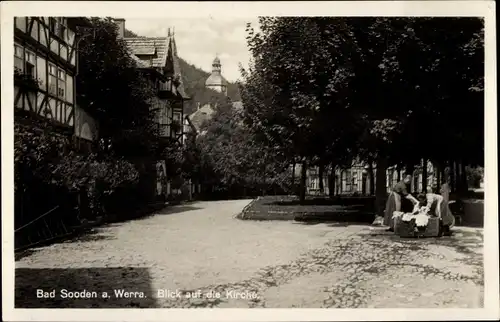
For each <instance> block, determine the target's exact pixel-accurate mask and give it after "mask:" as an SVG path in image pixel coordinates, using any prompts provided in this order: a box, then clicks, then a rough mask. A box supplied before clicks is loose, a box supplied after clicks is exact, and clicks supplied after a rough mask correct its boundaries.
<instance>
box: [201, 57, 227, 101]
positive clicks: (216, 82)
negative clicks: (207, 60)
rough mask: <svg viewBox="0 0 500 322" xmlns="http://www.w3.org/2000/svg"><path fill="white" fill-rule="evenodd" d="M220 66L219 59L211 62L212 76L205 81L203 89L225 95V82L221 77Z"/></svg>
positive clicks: (216, 58)
mask: <svg viewBox="0 0 500 322" xmlns="http://www.w3.org/2000/svg"><path fill="white" fill-rule="evenodd" d="M221 69H222V65H221V63H220V59H219V57H217V56H216V57H215V59H214V61H213V62H212V74H210V76H209V77H208V78H207V80H206V81H205V87H207V88H210V89H213V90H215V91H217V92H220V93H223V94H224V95H227V81H226V80H225V79H224V77H222V73H221Z"/></svg>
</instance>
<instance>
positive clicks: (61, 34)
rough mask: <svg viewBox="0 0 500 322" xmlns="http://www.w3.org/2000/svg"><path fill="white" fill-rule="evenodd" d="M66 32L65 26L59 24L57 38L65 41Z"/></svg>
mask: <svg viewBox="0 0 500 322" xmlns="http://www.w3.org/2000/svg"><path fill="white" fill-rule="evenodd" d="M66 32H67V28H66V26H65V25H62V24H59V28H58V29H57V36H58V37H59V38H61V39H62V40H64V41H66Z"/></svg>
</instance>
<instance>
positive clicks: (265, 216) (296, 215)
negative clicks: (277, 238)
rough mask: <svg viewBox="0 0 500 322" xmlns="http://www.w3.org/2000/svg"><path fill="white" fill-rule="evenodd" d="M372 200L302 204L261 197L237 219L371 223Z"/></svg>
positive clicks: (289, 199) (309, 200)
mask: <svg viewBox="0 0 500 322" xmlns="http://www.w3.org/2000/svg"><path fill="white" fill-rule="evenodd" d="M373 204H374V199H373V198H370V197H345V198H336V199H328V198H317V197H309V198H307V199H306V200H305V202H304V203H303V204H300V203H299V200H298V199H297V197H295V196H264V197H259V198H257V199H255V200H253V201H252V202H251V203H250V204H249V205H248V206H247V207H245V209H243V211H242V212H241V213H240V214H239V215H238V216H237V218H238V219H242V220H296V221H325V222H328V221H349V222H360V223H369V222H371V221H373V218H374V213H375V212H374V209H373Z"/></svg>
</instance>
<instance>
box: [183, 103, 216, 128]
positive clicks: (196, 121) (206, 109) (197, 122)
mask: <svg viewBox="0 0 500 322" xmlns="http://www.w3.org/2000/svg"><path fill="white" fill-rule="evenodd" d="M214 113H215V110H214V109H213V108H212V107H211V106H210V104H205V105H203V107H201V108H200V109H198V110H196V111H195V112H193V113H191V114H190V115H189V120H190V121H191V123H192V124H193V126H194V127H195V128H196V130H197V131H200V128H201V126H202V125H203V123H204V122H205V121H209V120H211V119H212V117H213V114H214Z"/></svg>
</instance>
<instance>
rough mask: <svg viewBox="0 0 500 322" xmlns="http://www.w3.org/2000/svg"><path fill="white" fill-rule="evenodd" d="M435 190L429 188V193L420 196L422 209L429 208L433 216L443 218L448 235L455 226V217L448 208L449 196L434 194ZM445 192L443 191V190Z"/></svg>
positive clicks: (444, 231)
mask: <svg viewBox="0 0 500 322" xmlns="http://www.w3.org/2000/svg"><path fill="white" fill-rule="evenodd" d="M433 191H435V189H433V187H431V186H429V187H427V193H426V194H425V195H424V194H421V195H419V196H418V199H419V205H420V207H427V209H429V214H430V215H431V216H436V217H439V218H441V225H442V229H443V233H445V234H448V233H449V232H450V228H452V227H453V226H454V225H455V217H454V216H453V214H452V213H451V210H450V207H449V206H448V201H447V196H446V195H445V196H443V195H438V194H436V193H434V192H433ZM441 191H443V189H442V190H441Z"/></svg>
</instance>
